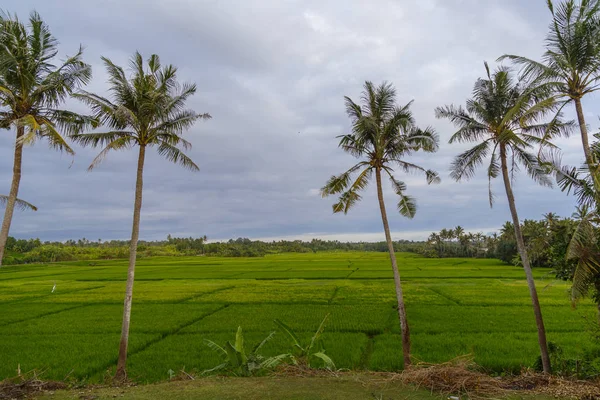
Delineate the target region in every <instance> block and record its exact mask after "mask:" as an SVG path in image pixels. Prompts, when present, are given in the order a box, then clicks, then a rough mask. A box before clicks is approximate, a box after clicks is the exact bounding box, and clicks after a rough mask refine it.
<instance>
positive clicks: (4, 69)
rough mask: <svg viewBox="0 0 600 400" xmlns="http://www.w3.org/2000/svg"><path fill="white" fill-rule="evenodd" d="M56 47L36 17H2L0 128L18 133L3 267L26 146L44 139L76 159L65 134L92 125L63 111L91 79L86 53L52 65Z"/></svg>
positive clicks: (2, 236)
mask: <svg viewBox="0 0 600 400" xmlns="http://www.w3.org/2000/svg"><path fill="white" fill-rule="evenodd" d="M57 46H58V42H57V41H56V39H55V38H54V37H53V36H52V34H51V33H50V29H49V28H48V25H46V24H45V23H44V21H43V20H42V19H41V17H40V16H39V15H38V14H37V13H35V12H34V13H32V14H31V15H30V17H29V21H28V23H27V24H25V23H23V22H21V21H20V20H19V19H18V18H17V17H13V16H11V15H0V128H11V127H14V128H15V130H16V139H15V149H14V161H13V176H12V183H11V186H10V193H9V195H8V198H7V200H6V210H5V212H4V219H3V220H2V228H1V229H0V265H2V257H3V255H4V248H5V246H6V241H7V239H8V233H9V231H10V225H11V222H12V217H13V213H14V209H15V205H17V195H18V194H19V185H20V183H21V165H22V160H23V146H25V145H28V144H32V143H34V142H35V141H36V140H38V139H46V140H47V141H48V143H49V144H50V147H51V148H54V149H56V150H59V151H65V152H67V153H69V154H73V150H72V149H71V148H70V147H69V145H68V144H67V142H66V141H65V139H64V138H63V136H62V135H63V134H67V135H70V134H73V133H76V132H78V131H79V129H81V128H82V126H83V125H84V124H86V123H90V122H91V120H90V119H88V118H85V117H83V116H81V115H78V114H76V113H74V112H71V111H66V110H61V109H59V107H60V106H61V105H62V103H63V102H64V101H65V99H66V98H67V97H69V95H70V94H71V93H72V92H73V90H75V89H78V88H79V87H81V86H83V85H85V84H86V83H87V82H88V81H89V80H90V77H91V74H92V72H91V69H90V66H89V65H87V64H85V63H84V62H83V61H82V60H81V55H82V49H81V48H79V50H78V51H77V53H76V54H75V55H74V56H72V57H68V58H67V59H66V61H64V62H62V63H61V64H60V65H54V64H53V60H54V59H55V57H56V55H57V52H58V50H57Z"/></svg>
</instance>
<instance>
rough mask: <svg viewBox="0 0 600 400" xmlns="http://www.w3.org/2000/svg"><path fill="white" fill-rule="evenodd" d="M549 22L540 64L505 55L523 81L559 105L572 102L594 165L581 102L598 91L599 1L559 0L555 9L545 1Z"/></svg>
mask: <svg viewBox="0 0 600 400" xmlns="http://www.w3.org/2000/svg"><path fill="white" fill-rule="evenodd" d="M548 8H549V10H550V12H551V14H552V22H551V24H550V27H549V33H548V36H547V37H546V52H545V53H544V55H543V57H542V61H541V62H538V61H534V60H531V59H529V58H526V57H521V56H516V55H505V56H502V57H501V58H500V60H502V59H504V58H508V59H511V60H512V61H513V62H515V63H516V64H517V65H520V66H522V68H523V69H522V74H523V77H525V78H533V79H534V85H535V86H541V87H544V88H545V89H546V90H549V91H550V92H551V93H553V94H555V95H556V96H557V97H559V98H560V99H563V100H564V102H563V106H564V105H565V104H568V103H570V102H571V101H572V102H573V103H575V109H576V111H577V119H578V122H579V129H580V133H581V143H582V146H583V152H584V155H585V160H586V163H587V164H588V165H592V164H594V163H595V162H596V161H595V160H594V159H593V154H592V151H591V150H590V144H589V138H588V130H587V125H586V122H585V116H584V113H583V107H582V105H581V99H582V98H583V97H584V96H585V95H587V94H590V93H592V92H595V91H597V90H598V89H600V0H581V1H580V2H576V1H575V0H566V1H562V2H561V3H560V4H558V5H557V6H556V7H555V5H554V3H553V1H552V0H548Z"/></svg>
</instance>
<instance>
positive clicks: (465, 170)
mask: <svg viewBox="0 0 600 400" xmlns="http://www.w3.org/2000/svg"><path fill="white" fill-rule="evenodd" d="M485 68H486V72H487V79H479V80H477V82H476V83H475V88H474V90H473V98H472V99H470V100H468V101H467V106H466V109H463V108H462V107H455V106H445V107H438V108H437V109H436V116H437V117H438V118H447V119H449V120H450V121H451V122H452V123H454V125H456V126H457V127H458V131H457V132H456V133H454V135H453V136H452V137H451V139H450V143H455V142H476V143H477V144H476V145H475V147H473V148H471V149H469V150H467V151H465V152H464V153H462V154H460V155H458V156H457V157H456V158H455V160H454V161H453V163H452V169H451V177H452V178H453V179H455V180H456V181H462V180H465V179H469V178H471V177H473V176H474V175H475V173H476V170H477V168H478V167H479V166H481V165H483V164H484V162H485V161H486V159H488V157H489V159H490V163H489V165H488V167H487V177H488V181H489V184H488V194H489V202H490V206H492V205H493V201H494V196H493V193H492V190H491V183H492V179H493V178H496V177H498V176H499V175H502V179H503V181H504V188H505V191H506V196H507V199H508V204H509V208H510V213H511V215H512V222H513V224H512V225H513V229H514V232H515V237H516V242H517V248H518V252H519V255H520V258H521V262H522V265H523V269H524V270H525V274H526V277H527V285H528V286H529V293H530V295H531V301H532V305H533V311H534V315H535V320H536V324H537V330H538V339H539V345H540V350H541V355H542V362H543V367H544V371H545V372H548V373H549V372H550V358H549V357H548V346H547V342H546V331H545V328H544V321H543V318H542V311H541V308H540V304H539V301H538V295H537V291H536V288H535V282H534V279H533V274H532V272H531V266H530V264H529V259H528V257H527V252H526V248H525V243H524V240H523V234H522V232H521V225H520V223H519V216H518V214H517V208H516V205H515V196H514V193H513V190H512V183H511V182H512V178H514V173H515V172H516V171H517V170H518V166H519V165H521V166H523V167H524V168H525V170H526V171H527V173H528V175H529V176H530V177H531V178H532V179H533V180H534V181H536V182H537V183H539V184H541V185H545V186H551V185H552V183H551V180H550V178H549V177H548V175H547V173H548V170H547V169H546V168H545V166H544V165H543V164H542V163H541V162H540V161H539V159H538V158H537V157H536V155H535V154H532V153H531V152H530V151H531V150H532V149H533V148H534V146H536V147H537V146H540V147H542V148H552V149H554V148H555V146H553V145H552V144H551V142H550V141H549V138H551V137H554V136H557V135H559V134H563V135H564V134H566V133H567V132H568V129H569V127H570V126H571V124H570V123H563V122H562V121H561V119H560V114H557V115H556V116H555V117H554V118H552V120H551V121H550V122H548V123H546V122H544V120H545V117H546V115H548V114H550V113H555V112H556V108H557V104H556V102H555V100H554V98H552V97H548V98H544V97H541V98H540V97H538V94H539V93H536V92H535V90H532V89H531V87H530V86H529V85H528V84H527V82H525V81H517V82H515V81H514V80H513V79H512V78H511V74H510V71H509V70H508V69H506V68H500V69H499V70H497V71H496V72H495V73H494V74H493V75H492V74H491V73H490V69H489V67H488V65H487V63H486V64H485Z"/></svg>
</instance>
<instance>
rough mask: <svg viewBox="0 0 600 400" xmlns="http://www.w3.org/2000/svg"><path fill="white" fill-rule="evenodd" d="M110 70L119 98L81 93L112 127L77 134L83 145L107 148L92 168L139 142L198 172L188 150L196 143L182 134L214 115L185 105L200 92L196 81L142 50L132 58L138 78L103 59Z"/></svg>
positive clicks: (113, 89)
mask: <svg viewBox="0 0 600 400" xmlns="http://www.w3.org/2000/svg"><path fill="white" fill-rule="evenodd" d="M102 60H103V61H104V64H105V66H106V69H107V71H108V73H109V84H110V93H111V94H112V97H113V100H112V101H111V100H109V99H106V98H104V97H101V96H99V95H96V94H93V93H89V92H85V91H81V92H79V93H77V94H76V95H75V97H77V98H79V99H80V100H82V101H83V102H85V103H86V104H88V105H89V106H90V108H91V109H92V112H93V115H94V117H95V118H96V119H97V120H98V122H99V123H100V124H101V125H103V126H105V127H107V128H108V129H110V130H109V131H107V132H103V133H86V134H79V135H74V136H73V138H74V139H75V140H76V141H77V142H79V143H80V144H82V145H83V146H88V145H90V146H92V147H97V146H102V147H103V150H102V151H101V152H100V153H99V154H98V156H97V157H96V158H95V159H94V160H93V162H92V164H91V165H90V169H92V168H94V167H95V166H96V165H98V164H99V163H100V162H101V161H102V160H103V159H104V157H106V155H107V154H108V153H109V152H110V151H113V150H123V149H128V148H131V147H133V146H135V145H138V146H142V147H146V146H158V149H157V150H158V153H159V154H160V155H161V156H164V157H165V158H167V159H168V160H169V161H172V162H174V163H178V164H180V165H182V166H183V167H185V168H188V169H191V170H198V166H197V165H196V164H195V163H194V162H193V161H192V160H191V159H190V158H189V157H188V156H186V155H185V154H184V153H183V151H182V149H180V148H179V147H181V148H183V149H184V150H187V149H189V148H191V144H190V143H189V142H188V141H187V140H185V139H183V138H182V137H181V134H182V133H183V132H184V131H185V130H186V129H187V128H189V127H191V126H192V125H193V124H194V122H195V121H196V120H198V119H201V118H202V119H208V118H210V115H209V114H198V113H196V112H194V111H192V110H188V109H186V108H185V102H186V100H187V99H188V97H190V96H191V95H193V94H194V93H195V92H196V85H194V84H179V83H178V82H177V68H175V67H174V66H172V65H168V66H165V67H161V64H160V59H159V57H158V56H157V55H152V56H151V57H150V58H149V59H148V68H147V69H146V68H145V66H144V61H143V58H142V56H141V54H140V53H136V54H135V56H134V57H133V59H132V60H131V70H132V72H133V77H132V78H131V79H128V78H127V76H126V75H125V71H124V70H123V69H122V68H121V67H119V66H117V65H115V64H113V62H112V61H111V60H109V59H108V58H105V57H103V58H102Z"/></svg>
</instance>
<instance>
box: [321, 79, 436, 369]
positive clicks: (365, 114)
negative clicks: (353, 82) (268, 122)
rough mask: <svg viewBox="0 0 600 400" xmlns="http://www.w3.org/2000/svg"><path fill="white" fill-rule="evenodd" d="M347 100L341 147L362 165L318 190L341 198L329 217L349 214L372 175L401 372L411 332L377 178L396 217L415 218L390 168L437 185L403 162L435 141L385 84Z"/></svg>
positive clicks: (369, 86) (431, 149) (413, 205)
mask: <svg viewBox="0 0 600 400" xmlns="http://www.w3.org/2000/svg"><path fill="white" fill-rule="evenodd" d="M345 99H346V113H347V114H348V117H350V120H351V121H352V133H351V134H347V135H342V136H340V144H339V145H340V147H341V148H342V149H343V150H344V151H346V152H348V153H350V154H351V155H353V156H354V157H356V158H358V159H361V161H360V162H359V163H358V164H356V165H355V166H353V167H352V168H350V169H349V170H347V171H346V172H344V173H343V174H341V175H338V176H332V177H331V178H330V179H329V181H327V183H326V184H325V186H324V187H323V188H322V189H321V194H322V196H323V197H326V196H330V195H335V194H340V198H339V201H338V202H337V203H336V204H334V205H333V212H334V213H338V212H344V213H347V212H348V211H349V210H350V208H351V207H352V206H354V205H355V204H356V203H357V202H358V201H359V200H360V199H361V195H360V192H361V191H363V190H365V189H366V187H367V185H368V184H369V180H370V179H371V178H372V176H373V173H374V174H375V181H376V185H377V197H378V199H379V209H380V211H381V219H382V222H383V229H384V231H385V239H386V241H387V245H388V250H389V253H390V260H391V263H392V270H393V272H394V283H395V286H396V299H397V301H398V317H399V319H400V328H401V332H402V350H403V356H404V366H405V367H408V366H409V365H410V363H411V360H410V331H409V327H408V321H407V318H406V309H405V305H404V298H403V294H402V284H401V281H400V273H399V271H398V264H397V262H396V256H395V253H394V244H393V242H392V236H391V234H390V227H389V223H388V218H387V212H386V209H385V202H384V199H383V183H382V179H381V178H382V174H386V175H387V176H388V177H389V178H390V182H391V184H392V187H393V189H394V192H395V193H396V194H397V195H398V197H399V202H398V211H399V212H400V214H402V215H404V216H405V217H408V218H413V217H414V216H415V213H416V211H417V207H416V203H415V200H414V198H412V197H410V196H408V195H406V194H405V192H406V184H405V183H404V182H401V181H399V180H397V179H396V177H395V176H394V168H400V169H401V170H402V171H404V172H421V173H423V174H424V175H425V177H426V179H427V182H428V183H438V182H439V181H440V179H439V177H438V175H437V173H436V172H434V171H431V170H426V169H424V168H422V167H420V166H418V165H416V164H413V163H411V162H408V161H405V159H404V158H405V157H407V156H409V155H411V154H413V153H415V152H417V151H419V150H422V151H425V152H429V153H432V152H435V151H437V149H438V137H437V134H436V133H435V132H433V130H431V129H429V128H428V129H424V130H421V129H419V128H417V127H416V126H415V121H414V118H413V116H412V113H411V111H410V105H411V103H408V104H407V105H405V106H404V107H398V106H397V105H396V91H395V89H394V88H393V86H392V85H391V84H389V83H386V82H384V83H382V84H381V85H380V86H378V87H375V86H374V85H373V84H372V83H371V82H366V83H365V85H364V91H363V94H362V98H361V102H362V105H359V104H357V103H355V102H354V101H352V99H350V98H349V97H345ZM354 174H357V175H356V179H352V177H353V175H354Z"/></svg>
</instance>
